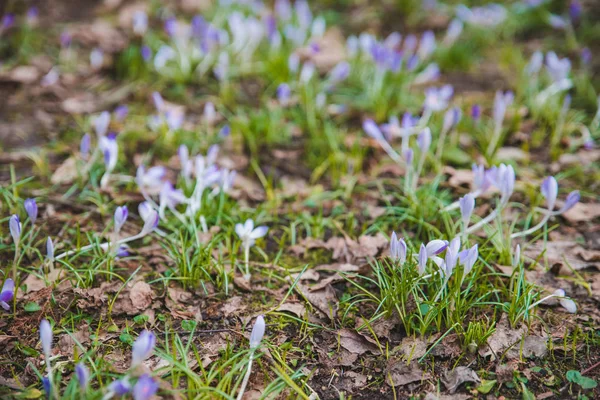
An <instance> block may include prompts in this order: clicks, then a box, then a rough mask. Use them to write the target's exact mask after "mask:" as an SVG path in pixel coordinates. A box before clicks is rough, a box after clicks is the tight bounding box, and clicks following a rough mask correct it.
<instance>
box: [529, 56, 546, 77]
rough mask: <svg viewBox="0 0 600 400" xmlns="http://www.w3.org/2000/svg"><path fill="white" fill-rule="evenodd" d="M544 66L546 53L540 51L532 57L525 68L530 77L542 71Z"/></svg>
mask: <svg viewBox="0 0 600 400" xmlns="http://www.w3.org/2000/svg"><path fill="white" fill-rule="evenodd" d="M543 64H544V53H542V52H541V51H539V50H538V51H536V52H534V53H533V54H532V55H531V59H530V60H529V63H528V64H527V67H525V71H526V72H527V73H528V74H529V75H533V74H537V73H538V72H539V71H540V69H541V68H542V65H543Z"/></svg>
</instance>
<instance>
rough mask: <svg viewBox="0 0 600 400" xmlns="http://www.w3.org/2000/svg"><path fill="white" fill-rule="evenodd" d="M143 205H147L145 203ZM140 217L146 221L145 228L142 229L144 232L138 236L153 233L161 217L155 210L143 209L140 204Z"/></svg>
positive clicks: (145, 207)
mask: <svg viewBox="0 0 600 400" xmlns="http://www.w3.org/2000/svg"><path fill="white" fill-rule="evenodd" d="M142 204H147V202H144V203H142ZM139 210H140V216H141V217H142V219H143V220H144V226H143V227H142V231H141V232H140V233H139V234H138V236H145V235H148V234H149V233H151V232H152V231H153V230H154V229H155V228H156V227H157V226H158V221H159V220H160V217H159V215H158V212H157V211H156V210H154V209H150V210H148V208H147V206H144V207H142V205H141V204H140V208H139Z"/></svg>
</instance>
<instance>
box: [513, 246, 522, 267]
mask: <svg viewBox="0 0 600 400" xmlns="http://www.w3.org/2000/svg"><path fill="white" fill-rule="evenodd" d="M520 263H521V245H520V244H518V245H516V246H515V253H514V254H513V265H514V266H517V265H519V264H520Z"/></svg>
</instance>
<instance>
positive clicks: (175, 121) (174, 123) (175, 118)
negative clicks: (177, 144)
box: [165, 109, 185, 131]
mask: <svg viewBox="0 0 600 400" xmlns="http://www.w3.org/2000/svg"><path fill="white" fill-rule="evenodd" d="M184 118H185V115H184V114H183V111H181V110H179V109H177V110H168V111H167V112H166V113H165V120H166V121H167V127H168V128H169V130H170V131H176V130H178V129H179V128H181V126H182V125H183V120H184Z"/></svg>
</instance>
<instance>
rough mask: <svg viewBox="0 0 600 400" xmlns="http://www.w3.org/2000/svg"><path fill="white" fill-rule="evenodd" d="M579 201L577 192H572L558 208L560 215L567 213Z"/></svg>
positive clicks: (579, 197) (579, 196)
mask: <svg viewBox="0 0 600 400" xmlns="http://www.w3.org/2000/svg"><path fill="white" fill-rule="evenodd" d="M580 199H581V195H580V194H579V190H574V191H572V192H571V193H569V194H568V195H567V199H566V200H565V204H564V205H563V206H562V207H561V208H560V211H559V212H560V213H561V214H562V213H564V212H567V211H569V210H570V209H571V208H573V207H575V204H577V203H578V202H579V200H580Z"/></svg>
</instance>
